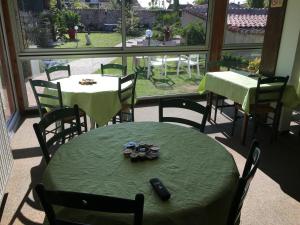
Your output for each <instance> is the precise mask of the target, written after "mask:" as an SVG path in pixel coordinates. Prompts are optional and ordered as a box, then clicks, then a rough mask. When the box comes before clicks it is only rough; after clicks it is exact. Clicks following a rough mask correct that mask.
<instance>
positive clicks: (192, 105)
mask: <svg viewBox="0 0 300 225" xmlns="http://www.w3.org/2000/svg"><path fill="white" fill-rule="evenodd" d="M165 108H177V109H188V110H191V111H194V112H196V113H199V114H201V115H202V120H201V117H199V121H201V123H198V122H195V121H192V120H189V119H184V118H179V117H168V116H164V109H165ZM209 110H210V108H209V106H206V107H204V106H202V105H201V104H199V103H197V102H194V101H191V100H188V99H183V98H176V99H161V100H160V101H159V122H173V123H181V124H186V125H190V126H192V127H194V128H196V129H198V130H199V131H200V132H204V128H205V123H206V120H207V116H208V113H209ZM199 116H200V115H199Z"/></svg>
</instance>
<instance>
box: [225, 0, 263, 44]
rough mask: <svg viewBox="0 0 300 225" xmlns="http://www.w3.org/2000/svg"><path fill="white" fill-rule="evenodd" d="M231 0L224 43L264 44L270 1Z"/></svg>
mask: <svg viewBox="0 0 300 225" xmlns="http://www.w3.org/2000/svg"><path fill="white" fill-rule="evenodd" d="M256 2H257V4H255V2H254V1H253V3H252V5H249V4H248V3H247V1H245V0H242V1H235V0H229V4H228V9H227V24H226V26H225V33H224V44H225V45H228V44H231V45H234V44H236V45H238V44H262V43H263V41H264V33H265V27H266V24H267V18H268V8H267V7H268V1H265V0H260V1H256ZM259 3H260V4H259Z"/></svg>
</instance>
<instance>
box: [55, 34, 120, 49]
mask: <svg viewBox="0 0 300 225" xmlns="http://www.w3.org/2000/svg"><path fill="white" fill-rule="evenodd" d="M85 34H86V33H78V34H77V37H76V41H66V42H65V43H64V44H62V45H58V46H56V47H55V48H95V47H114V46H116V45H117V44H120V43H121V42H122V37H121V35H120V34H119V33H117V32H112V33H91V34H90V39H91V43H92V44H91V45H86V39H85Z"/></svg>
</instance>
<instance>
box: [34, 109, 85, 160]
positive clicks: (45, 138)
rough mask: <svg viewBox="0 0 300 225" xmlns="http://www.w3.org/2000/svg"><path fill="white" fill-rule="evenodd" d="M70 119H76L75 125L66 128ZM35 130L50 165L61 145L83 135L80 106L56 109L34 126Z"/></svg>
mask: <svg viewBox="0 0 300 225" xmlns="http://www.w3.org/2000/svg"><path fill="white" fill-rule="evenodd" d="M69 118H72V119H73V118H75V124H74V123H72V124H69V123H68V125H69V127H66V126H65V124H66V122H65V121H69ZM33 128H34V131H35V134H36V136H37V139H38V141H39V144H40V147H41V149H42V152H43V155H44V158H45V161H46V163H47V164H48V163H49V161H50V158H51V157H52V155H53V153H54V151H55V150H56V149H57V148H58V147H59V145H60V144H62V143H64V142H65V140H67V139H71V138H73V137H74V136H76V135H80V134H81V128H80V118H79V109H78V106H77V105H75V106H74V108H61V109H55V110H53V111H51V112H49V113H47V114H45V115H44V117H43V118H42V119H41V121H40V122H39V123H35V124H33Z"/></svg>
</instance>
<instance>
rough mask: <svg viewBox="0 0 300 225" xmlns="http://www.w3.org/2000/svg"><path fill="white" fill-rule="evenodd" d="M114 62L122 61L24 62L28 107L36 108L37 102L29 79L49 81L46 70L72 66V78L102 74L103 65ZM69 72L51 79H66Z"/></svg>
mask: <svg viewBox="0 0 300 225" xmlns="http://www.w3.org/2000/svg"><path fill="white" fill-rule="evenodd" d="M114 60H118V61H121V60H120V58H116V57H105V58H81V59H47V60H46V59H43V60H23V61H22V68H23V74H24V81H25V86H26V91H27V97H28V106H29V107H33V106H36V101H35V98H34V95H33V92H32V88H31V86H30V83H29V79H30V78H31V79H33V80H35V79H36V80H47V76H46V72H45V69H46V68H50V67H53V66H58V65H70V70H71V76H76V75H84V74H99V76H100V74H101V64H107V63H111V62H113V61H114ZM112 72H115V71H114V70H111V71H110V70H108V72H107V71H105V73H106V74H107V75H110V74H112ZM66 76H67V71H59V72H54V73H53V74H51V78H60V77H66Z"/></svg>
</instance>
